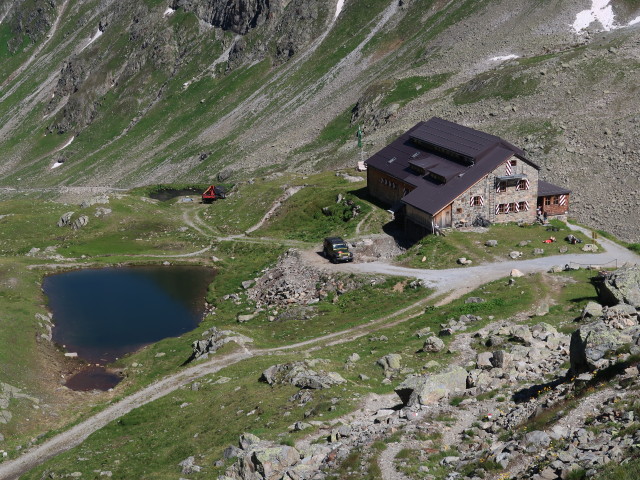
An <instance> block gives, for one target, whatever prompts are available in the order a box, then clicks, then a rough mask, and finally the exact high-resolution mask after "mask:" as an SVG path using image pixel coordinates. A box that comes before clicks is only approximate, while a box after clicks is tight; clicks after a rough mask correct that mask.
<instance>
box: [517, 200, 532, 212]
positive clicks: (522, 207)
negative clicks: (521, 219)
mask: <svg viewBox="0 0 640 480" xmlns="http://www.w3.org/2000/svg"><path fill="white" fill-rule="evenodd" d="M518 210H524V211H528V210H529V202H527V201H524V202H518Z"/></svg>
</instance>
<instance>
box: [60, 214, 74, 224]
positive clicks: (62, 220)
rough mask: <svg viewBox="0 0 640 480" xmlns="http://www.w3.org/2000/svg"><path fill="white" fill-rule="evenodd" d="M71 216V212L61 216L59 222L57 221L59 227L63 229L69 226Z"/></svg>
mask: <svg viewBox="0 0 640 480" xmlns="http://www.w3.org/2000/svg"><path fill="white" fill-rule="evenodd" d="M72 216H73V212H67V213H64V214H62V216H61V217H60V220H58V224H57V225H58V226H59V227H65V226H67V225H71V217H72Z"/></svg>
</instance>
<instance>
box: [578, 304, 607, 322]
mask: <svg viewBox="0 0 640 480" xmlns="http://www.w3.org/2000/svg"><path fill="white" fill-rule="evenodd" d="M601 315H602V305H600V304H599V303H596V302H588V303H587V304H586V305H585V306H584V308H583V309H582V319H583V320H584V319H585V318H596V317H600V316H601Z"/></svg>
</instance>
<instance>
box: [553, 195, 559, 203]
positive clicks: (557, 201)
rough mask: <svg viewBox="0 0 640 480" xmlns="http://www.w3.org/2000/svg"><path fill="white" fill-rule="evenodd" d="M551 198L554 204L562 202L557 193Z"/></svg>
mask: <svg viewBox="0 0 640 480" xmlns="http://www.w3.org/2000/svg"><path fill="white" fill-rule="evenodd" d="M551 199H552V201H553V204H554V205H558V204H559V203H560V198H559V197H558V196H557V195H554V196H553V197H551Z"/></svg>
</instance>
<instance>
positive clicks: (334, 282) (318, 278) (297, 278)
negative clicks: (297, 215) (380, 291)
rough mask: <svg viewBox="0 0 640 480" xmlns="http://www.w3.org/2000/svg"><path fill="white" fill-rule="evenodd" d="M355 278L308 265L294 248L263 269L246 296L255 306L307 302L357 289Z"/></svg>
mask: <svg viewBox="0 0 640 480" xmlns="http://www.w3.org/2000/svg"><path fill="white" fill-rule="evenodd" d="M359 286H360V283H359V282H358V281H357V280H355V279H349V278H347V277H344V278H342V277H339V276H335V275H329V274H327V273H324V272H322V271H320V270H318V269H316V268H313V267H311V266H308V265H307V264H306V262H304V261H303V260H302V258H301V254H300V252H299V251H298V250H297V249H294V248H292V249H289V250H287V251H286V252H285V253H283V254H282V255H281V256H280V258H279V259H278V262H277V264H276V265H275V266H274V267H272V268H268V269H266V270H265V271H264V272H263V275H262V276H261V277H260V278H257V279H255V284H254V285H253V286H252V287H250V288H248V289H247V295H248V297H249V299H251V300H253V301H254V302H255V303H256V306H257V307H258V308H260V307H271V306H282V305H291V304H300V305H309V304H313V303H316V302H318V301H319V300H321V299H323V298H326V297H327V296H328V295H329V294H330V293H334V294H337V295H341V294H343V293H345V292H348V291H350V290H353V289H355V288H358V287H359Z"/></svg>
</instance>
